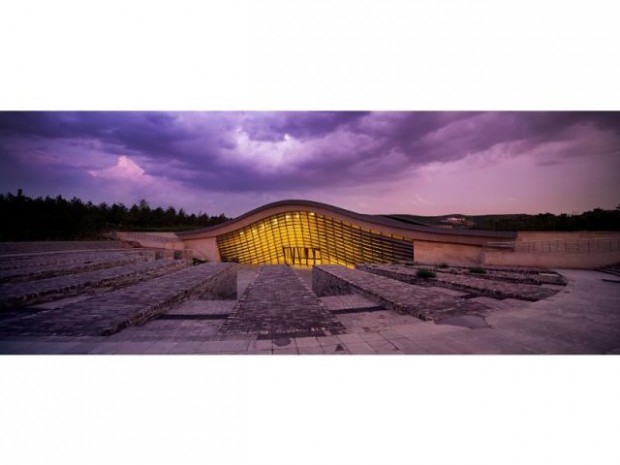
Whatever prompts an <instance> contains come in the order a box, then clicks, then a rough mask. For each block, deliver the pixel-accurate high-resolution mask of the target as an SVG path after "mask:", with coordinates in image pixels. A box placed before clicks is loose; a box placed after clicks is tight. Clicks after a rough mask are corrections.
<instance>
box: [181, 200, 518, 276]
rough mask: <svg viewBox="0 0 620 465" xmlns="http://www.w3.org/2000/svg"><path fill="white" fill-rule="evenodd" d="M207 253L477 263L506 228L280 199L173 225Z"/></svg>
mask: <svg viewBox="0 0 620 465" xmlns="http://www.w3.org/2000/svg"><path fill="white" fill-rule="evenodd" d="M177 235H178V237H179V238H180V239H181V240H182V241H183V243H184V246H185V248H188V249H192V250H193V251H194V253H195V254H196V255H197V256H198V257H199V258H202V259H205V260H209V261H225V262H238V263H246V264H289V265H295V266H312V265H320V264H340V265H345V266H354V265H356V264H358V263H385V262H389V263H394V262H410V261H413V260H415V261H419V262H421V263H440V262H443V261H445V262H449V263H452V264H463V265H470V264H480V263H482V262H483V254H484V251H485V250H487V249H489V248H491V249H492V248H495V247H506V245H508V246H510V245H511V244H514V242H515V239H516V236H517V234H516V233H513V232H496V231H476V230H456V229H454V230H453V229H445V228H438V227H433V226H428V225H425V224H423V223H419V224H416V223H414V222H411V221H409V222H406V223H405V222H401V221H398V220H396V219H393V218H388V217H384V216H381V215H365V214H360V213H355V212H352V211H349V210H345V209H342V208H338V207H334V206H332V205H327V204H323V203H319V202H312V201H308V200H283V201H280V202H275V203H270V204H267V205H264V206H262V207H259V208H256V209H254V210H252V211H249V212H247V213H245V214H243V215H241V216H239V217H237V218H235V219H233V220H230V221H227V222H226V223H222V224H220V225H217V226H213V227H210V228H206V229H200V230H195V231H188V232H180V233H177Z"/></svg>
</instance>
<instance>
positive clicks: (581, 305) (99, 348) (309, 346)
mask: <svg viewBox="0 0 620 465" xmlns="http://www.w3.org/2000/svg"><path fill="white" fill-rule="evenodd" d="M242 269H243V271H242V272H241V273H240V276H241V275H242V276H243V277H244V278H243V280H244V282H245V284H243V285H244V286H246V288H247V285H248V284H249V283H250V282H251V281H252V280H253V279H254V278H255V277H256V271H257V268H256V267H254V268H252V267H245V268H242ZM558 271H559V272H560V273H561V274H562V275H563V276H564V277H565V278H566V280H567V285H566V286H565V287H563V288H560V289H559V291H558V292H557V293H556V294H554V295H552V296H550V297H548V298H546V299H542V300H539V301H536V302H528V301H521V300H516V299H494V298H492V297H477V298H475V299H470V300H472V301H474V302H479V303H480V304H484V305H485V306H486V307H488V309H489V310H488V312H487V313H485V320H486V323H487V324H486V325H485V326H481V327H476V328H469V327H467V326H464V325H461V324H436V323H434V322H432V321H422V320H420V319H417V318H415V317H414V316H411V315H407V314H399V313H396V312H395V311H393V310H388V309H383V310H376V309H375V310H373V311H366V312H364V311H361V312H352V313H344V314H338V315H335V317H336V318H337V319H338V321H339V322H340V323H341V324H342V325H343V327H344V330H345V331H344V332H343V333H342V334H335V335H328V336H320V335H319V336H309V337H281V338H276V339H264V340H263V339H260V340H259V339H257V338H256V337H252V336H248V337H240V336H233V335H231V336H225V335H222V334H221V333H219V328H220V327H221V325H222V324H223V322H224V320H223V319H218V311H221V313H220V316H221V315H225V310H226V308H230V306H231V304H232V302H235V301H223V300H219V301H217V300H213V301H204V300H201V299H199V298H194V299H191V300H189V301H187V302H184V303H181V304H180V305H178V306H176V307H175V308H173V309H171V310H170V311H169V313H170V314H171V315H175V314H177V315H181V316H183V315H188V316H189V317H190V318H189V319H179V320H175V319H170V320H167V319H165V318H164V319H154V320H152V321H149V322H147V323H146V324H145V325H143V326H133V327H129V328H126V329H125V330H123V331H121V332H119V333H117V334H115V335H113V336H107V337H101V336H98V337H92V336H66V337H59V336H37V337H35V336H26V337H21V336H11V337H9V336H3V337H1V338H0V353H2V354H100V355H117V354H145V355H146V354H169V355H172V354H176V355H193V356H199V355H202V356H208V355H231V356H235V355H239V354H252V355H258V356H265V355H297V354H298V355H303V356H305V355H330V354H333V355H345V354H349V355H376V354H382V355H399V354H400V355H402V354H409V355H444V354H483V355H489V354H493V355H494V354H513V355H535V354H580V355H586V354H613V355H616V354H619V353H620V285H618V284H616V283H612V282H608V281H603V279H604V278H607V277H608V276H607V275H605V274H603V273H600V272H597V271H590V270H558ZM302 279H303V278H302ZM237 286H238V290H239V282H238V283H237ZM425 290H429V289H425ZM443 295H444V296H447V297H451V298H455V297H457V295H448V294H443ZM338 297H340V298H341V301H346V300H347V299H349V300H353V299H355V298H354V297H350V295H349V297H346V295H343V296H338ZM336 301H337V300H334V302H336ZM218 309H219V310H218ZM193 315H198V316H201V315H206V316H207V317H208V318H207V319H191V317H192V316H193ZM212 317H213V318H212ZM1 324H2V323H1V322H0V325H1Z"/></svg>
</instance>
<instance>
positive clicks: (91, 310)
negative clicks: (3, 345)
mask: <svg viewBox="0 0 620 465" xmlns="http://www.w3.org/2000/svg"><path fill="white" fill-rule="evenodd" d="M235 279H236V275H235V273H234V265H231V264H228V263H215V264H204V265H199V266H194V267H190V268H187V269H185V270H182V271H178V272H176V273H172V274H168V275H166V276H162V277H159V278H155V279H153V280H149V281H146V282H142V283H139V284H136V285H133V286H129V287H126V288H123V289H119V290H117V291H113V292H109V293H106V294H102V295H101V296H98V297H95V298H92V299H88V300H84V301H81V302H76V303H74V304H70V305H67V306H66V307H63V308H59V309H53V310H49V311H43V312H38V313H35V314H32V315H24V316H21V317H20V316H16V317H14V318H12V319H7V320H4V321H3V322H2V325H0V336H15V335H67V336H100V335H110V334H113V333H115V332H117V331H120V330H121V329H123V328H125V327H127V326H130V325H134V324H139V323H143V322H145V321H148V320H149V319H151V318H154V317H155V316H157V315H159V314H161V313H163V312H165V311H166V310H168V309H169V308H171V307H172V306H173V305H175V304H179V303H181V302H183V301H185V300H188V299H189V298H190V297H192V296H194V297H195V296H199V295H204V294H205V293H217V292H216V291H214V290H217V289H219V288H222V289H227V288H230V287H231V285H232V287H233V288H234V287H235V286H236V284H235Z"/></svg>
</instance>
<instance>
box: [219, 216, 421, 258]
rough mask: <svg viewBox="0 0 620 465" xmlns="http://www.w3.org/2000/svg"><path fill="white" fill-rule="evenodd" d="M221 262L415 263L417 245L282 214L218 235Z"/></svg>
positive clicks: (312, 218) (347, 226)
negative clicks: (413, 261) (414, 254)
mask: <svg viewBox="0 0 620 465" xmlns="http://www.w3.org/2000/svg"><path fill="white" fill-rule="evenodd" d="M217 247H218V250H219V254H220V257H221V260H222V261H224V262H238V263H247V264H288V265H294V266H312V265H321V264H338V265H345V266H349V267H352V266H354V265H355V264H358V263H394V262H399V261H411V260H413V242H412V241H411V240H407V239H405V238H404V237H400V236H394V235H388V234H384V233H381V232H379V231H374V230H371V229H366V228H361V227H360V226H358V225H356V224H353V223H345V222H342V221H340V220H337V219H335V218H330V217H328V216H324V215H320V214H318V213H314V212H308V211H291V212H286V213H278V214H274V215H272V216H269V217H267V218H264V219H262V220H259V221H257V222H255V223H252V224H251V225H249V226H246V227H244V228H240V229H237V230H235V231H232V232H229V233H225V234H222V235H219V236H217Z"/></svg>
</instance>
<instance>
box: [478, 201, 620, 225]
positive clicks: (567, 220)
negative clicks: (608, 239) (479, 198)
mask: <svg viewBox="0 0 620 465" xmlns="http://www.w3.org/2000/svg"><path fill="white" fill-rule="evenodd" d="M474 229H488V230H493V231H620V205H618V206H617V207H616V209H615V210H603V209H602V208H595V209H594V210H590V211H586V212H583V213H581V214H573V215H568V214H566V213H562V214H560V215H554V214H552V213H539V214H538V215H497V216H492V215H489V216H485V217H482V218H476V219H475V226H474Z"/></svg>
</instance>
